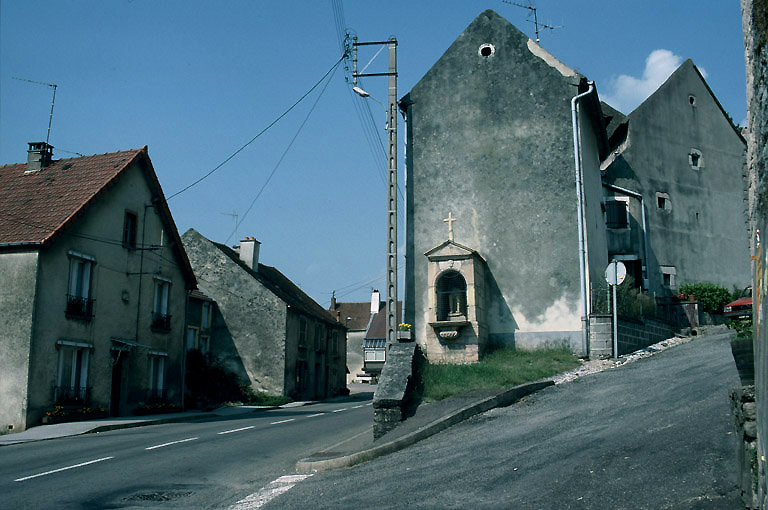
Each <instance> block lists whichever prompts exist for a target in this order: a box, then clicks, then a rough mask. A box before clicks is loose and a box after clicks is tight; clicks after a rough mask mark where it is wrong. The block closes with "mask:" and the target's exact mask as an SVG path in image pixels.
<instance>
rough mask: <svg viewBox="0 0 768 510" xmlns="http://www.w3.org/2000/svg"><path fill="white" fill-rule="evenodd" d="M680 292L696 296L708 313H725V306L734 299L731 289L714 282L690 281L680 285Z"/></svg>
mask: <svg viewBox="0 0 768 510" xmlns="http://www.w3.org/2000/svg"><path fill="white" fill-rule="evenodd" d="M680 292H681V293H682V294H685V295H686V296H689V297H690V296H694V297H695V298H696V301H698V302H699V303H701V305H702V306H703V307H704V311H705V312H708V313H723V307H724V306H725V305H727V304H728V303H730V302H731V301H733V299H732V298H733V294H732V293H731V291H730V290H728V289H727V288H725V287H722V286H720V285H716V284H714V283H689V284H685V285H681V286H680Z"/></svg>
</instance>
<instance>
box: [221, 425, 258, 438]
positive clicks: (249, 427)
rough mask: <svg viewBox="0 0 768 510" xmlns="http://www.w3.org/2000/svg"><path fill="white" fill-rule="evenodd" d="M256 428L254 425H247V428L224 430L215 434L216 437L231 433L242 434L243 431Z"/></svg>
mask: <svg viewBox="0 0 768 510" xmlns="http://www.w3.org/2000/svg"><path fill="white" fill-rule="evenodd" d="M254 427H256V425H249V426H248V427H241V428H239V429H232V430H225V431H224V432H217V434H218V435H220V436H221V435H223V434H231V433H232V432H242V431H243V430H250V429H252V428H254Z"/></svg>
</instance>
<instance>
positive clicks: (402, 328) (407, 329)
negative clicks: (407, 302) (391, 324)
mask: <svg viewBox="0 0 768 510" xmlns="http://www.w3.org/2000/svg"><path fill="white" fill-rule="evenodd" d="M397 329H398V332H397V339H398V340H400V341H401V342H410V341H411V325H410V324H406V323H402V324H400V325H399V326H398V327H397Z"/></svg>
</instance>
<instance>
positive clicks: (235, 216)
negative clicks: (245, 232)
mask: <svg viewBox="0 0 768 510" xmlns="http://www.w3.org/2000/svg"><path fill="white" fill-rule="evenodd" d="M221 214H223V215H224V216H232V219H233V220H235V230H234V231H233V232H232V234H235V240H237V218H238V217H239V216H240V215H239V214H237V213H236V212H235V211H232V212H231V213H229V212H223V213H221ZM232 234H229V237H232ZM224 242H226V241H224Z"/></svg>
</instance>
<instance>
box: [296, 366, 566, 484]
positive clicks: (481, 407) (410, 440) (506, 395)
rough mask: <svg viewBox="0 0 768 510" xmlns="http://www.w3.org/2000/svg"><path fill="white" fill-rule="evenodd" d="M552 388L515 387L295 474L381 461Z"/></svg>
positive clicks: (307, 463)
mask: <svg viewBox="0 0 768 510" xmlns="http://www.w3.org/2000/svg"><path fill="white" fill-rule="evenodd" d="M554 384H555V383H554V382H553V381H551V380H547V381H541V382H534V383H528V384H521V385H519V386H515V387H514V388H510V389H509V390H506V391H503V392H502V393H499V394H498V395H496V396H493V397H488V398H486V399H483V400H481V401H479V402H475V403H473V404H469V405H467V406H465V407H463V408H461V409H459V410H457V411H455V412H454V413H452V414H449V415H447V416H443V417H442V418H439V419H437V420H435V421H433V422H432V423H429V424H427V425H424V426H423V427H421V428H419V429H417V430H414V431H413V432H411V433H409V434H407V435H405V436H403V437H401V438H399V439H395V440H393V441H390V442H388V443H384V444H381V445H378V446H374V447H373V448H369V449H367V450H363V451H360V452H355V453H351V454H349V455H344V456H342V457H336V458H332V459H324V460H314V461H313V460H309V459H302V460H300V461H298V462H297V463H296V471H298V472H299V473H315V472H319V471H328V470H331V469H338V468H341V467H350V466H354V465H356V464H360V463H362V462H367V461H369V460H372V459H375V458H377V457H381V456H383V455H388V454H390V453H394V452H397V451H399V450H402V449H403V448H406V447H408V446H411V445H413V444H415V443H418V442H419V441H421V440H422V439H426V438H428V437H430V436H433V435H435V434H437V433H438V432H441V431H443V430H445V429H447V428H449V427H451V426H453V425H455V424H457V423H459V422H462V421H464V420H466V419H467V418H471V417H472V416H475V415H477V414H480V413H484V412H485V411H488V410H490V409H494V408H496V407H505V406H508V405H511V404H513V403H515V402H517V401H518V400H520V399H521V398H523V397H525V396H526V395H530V394H531V393H535V392H537V391H540V390H542V389H544V388H547V387H549V386H554Z"/></svg>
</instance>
